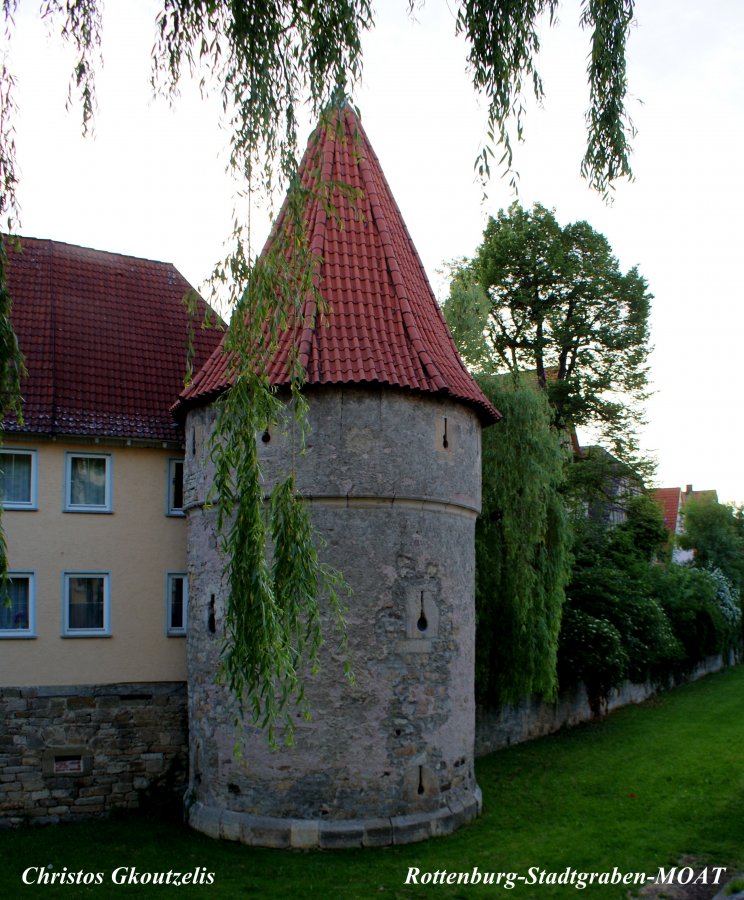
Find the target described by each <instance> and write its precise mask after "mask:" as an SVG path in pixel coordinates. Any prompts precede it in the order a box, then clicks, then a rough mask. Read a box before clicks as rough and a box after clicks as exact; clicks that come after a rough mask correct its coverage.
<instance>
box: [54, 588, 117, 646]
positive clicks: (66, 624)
mask: <svg viewBox="0 0 744 900" xmlns="http://www.w3.org/2000/svg"><path fill="white" fill-rule="evenodd" d="M72 578H103V627H102V628H71V627H70V579H72ZM110 636H111V573H110V572H63V573H62V637H110Z"/></svg>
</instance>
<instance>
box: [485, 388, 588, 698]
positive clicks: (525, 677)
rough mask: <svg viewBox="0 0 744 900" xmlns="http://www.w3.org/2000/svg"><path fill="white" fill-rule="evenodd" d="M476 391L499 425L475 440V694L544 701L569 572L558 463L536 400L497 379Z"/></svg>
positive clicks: (552, 682)
mask: <svg viewBox="0 0 744 900" xmlns="http://www.w3.org/2000/svg"><path fill="white" fill-rule="evenodd" d="M479 383H480V385H481V387H482V388H483V390H484V392H485V393H486V394H487V396H488V397H489V399H490V400H491V401H492V402H493V403H494V404H495V405H496V406H497V408H498V409H499V410H501V412H502V413H503V414H504V419H503V421H502V422H500V423H499V424H498V425H497V426H496V427H494V428H489V429H486V431H485V432H484V433H483V509H482V513H481V517H480V519H479V520H478V523H477V525H476V611H477V617H478V618H477V622H478V625H477V630H476V690H477V694H478V697H479V699H480V700H481V702H484V703H489V704H493V705H497V704H500V703H504V702H516V701H518V700H520V699H521V698H522V697H523V696H526V695H529V694H542V695H543V696H545V697H547V698H551V697H553V696H554V694H555V690H556V652H557V641H558V630H559V627H560V620H561V609H562V606H563V600H564V585H565V583H566V580H567V578H568V565H569V542H570V537H569V532H568V527H567V520H566V513H565V510H564V507H563V503H562V500H561V497H560V494H559V488H560V485H561V482H562V480H563V469H564V464H565V455H564V452H563V450H562V448H561V446H560V441H559V438H558V435H557V434H556V432H555V431H554V430H553V429H552V428H551V427H550V414H549V410H548V408H547V404H546V403H545V398H544V397H543V396H542V395H541V394H539V393H538V392H536V391H534V390H532V389H530V388H529V387H525V386H519V385H515V384H514V383H512V382H511V381H510V380H509V379H504V378H499V379H494V378H486V377H482V378H480V379H479Z"/></svg>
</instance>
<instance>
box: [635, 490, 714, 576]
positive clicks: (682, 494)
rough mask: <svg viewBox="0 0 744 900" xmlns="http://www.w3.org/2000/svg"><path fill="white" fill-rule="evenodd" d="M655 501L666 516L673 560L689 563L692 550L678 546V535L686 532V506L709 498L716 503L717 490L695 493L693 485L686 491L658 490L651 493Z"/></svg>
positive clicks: (665, 522) (665, 521) (665, 524)
mask: <svg viewBox="0 0 744 900" xmlns="http://www.w3.org/2000/svg"><path fill="white" fill-rule="evenodd" d="M651 496H652V497H653V499H654V500H655V501H656V502H657V503H658V504H659V506H660V507H661V510H662V513H663V515H664V526H665V527H666V529H667V531H668V532H669V534H670V536H671V538H672V540H673V544H672V560H673V561H674V562H676V563H685V562H689V561H690V560H691V559H692V556H693V553H692V550H683V549H682V548H681V547H679V546H677V544H676V540H674V539H675V538H676V536H677V535H680V534H683V533H684V530H685V518H684V508H685V504H686V503H688V502H689V501H690V500H699V499H702V498H706V497H709V498H711V499H713V500H715V501H717V500H718V493H717V492H716V491H715V490H706V491H694V490H693V489H692V485H691V484H688V485H687V487H686V488H685V490H684V491H683V490H682V488H678V487H673V488H657V489H656V490H654V491H652V492H651Z"/></svg>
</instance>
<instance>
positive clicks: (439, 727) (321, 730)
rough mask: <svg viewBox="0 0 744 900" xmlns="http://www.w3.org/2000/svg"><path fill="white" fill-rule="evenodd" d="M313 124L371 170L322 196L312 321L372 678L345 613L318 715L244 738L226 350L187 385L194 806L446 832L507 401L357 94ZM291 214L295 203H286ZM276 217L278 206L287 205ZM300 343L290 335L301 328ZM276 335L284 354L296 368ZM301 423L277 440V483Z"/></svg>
mask: <svg viewBox="0 0 744 900" xmlns="http://www.w3.org/2000/svg"><path fill="white" fill-rule="evenodd" d="M337 115H338V117H339V120H338V121H337V123H336V126H337V127H333V128H328V129H321V128H319V129H318V131H316V133H315V134H314V136H313V137H312V138H311V141H310V146H309V148H308V151H307V153H306V156H305V159H304V161H303V164H302V171H303V175H304V177H311V176H309V175H308V173H309V172H311V171H312V172H315V171H317V163H318V162H319V161H320V163H321V164H322V168H323V171H324V175H325V177H327V178H331V179H334V180H338V181H341V182H345V183H346V184H351V185H353V186H354V187H358V188H360V189H361V191H362V195H361V199H360V200H356V201H355V203H356V208H352V205H351V204H350V202H349V201H348V200H347V199H345V198H344V197H343V196H341V195H339V196H337V197H335V198H334V201H335V203H336V204H337V208H338V217H337V218H336V217H327V216H326V215H325V213H324V212H323V210H322V209H320V208H319V206H318V207H315V206H313V208H311V209H310V210H309V213H308V215H309V218H308V222H309V223H310V228H311V240H312V247H313V250H314V252H315V253H317V254H318V257H319V259H320V281H319V285H320V290H321V292H322V293H323V295H324V297H325V298H326V300H327V301H328V312H327V313H326V314H324V315H322V316H320V317H319V319H318V321H317V322H316V323H315V327H314V328H313V329H309V328H305V329H304V331H303V332H301V333H299V334H294V333H293V334H290V335H287V337H286V341H289V340H294V339H299V340H300V358H301V360H302V363H303V364H304V366H305V369H306V372H307V381H306V388H305V391H306V394H307V397H308V400H309V404H310V412H309V425H310V430H309V438H308V441H307V453H306V454H305V455H303V456H301V457H299V458H298V460H297V468H296V477H297V483H298V488H299V490H300V491H301V493H302V495H303V497H304V498H305V500H306V502H307V503H309V504H310V505H311V511H312V518H313V522H314V525H315V527H316V529H317V530H318V532H320V534H322V535H323V537H324V539H325V542H326V543H325V547H324V549H323V551H322V553H323V556H324V559H325V560H326V561H327V562H329V563H330V564H331V565H333V566H334V567H336V568H337V569H339V570H340V571H341V572H343V574H344V576H345V578H346V580H347V581H348V582H349V584H350V585H351V587H352V589H353V595H352V596H351V598H350V600H349V603H348V614H347V619H346V621H347V629H348V637H349V646H350V651H351V660H352V666H353V670H354V673H355V675H356V684H355V685H354V686H353V687H352V686H349V685H348V684H347V682H346V680H345V679H344V678H343V675H342V670H341V663H340V660H339V654H338V651H337V650H335V649H334V644H333V636H332V629H331V628H330V626H327V627H326V632H325V633H326V634H327V635H328V639H327V643H326V645H325V647H324V651H323V652H322V654H321V671H320V673H319V674H318V675H317V676H315V677H313V678H310V679H309V680H308V683H307V692H308V696H309V700H310V705H311V709H312V711H313V720H312V721H311V722H302V721H298V723H297V730H296V735H295V746H294V747H292V748H284V747H282V748H280V749H279V750H278V751H274V752H272V751H270V750H269V748H268V746H267V743H266V739H265V737H264V735H263V734H262V733H260V732H259V731H258V730H257V729H251V728H247V729H246V732H245V735H244V738H243V739H242V754H241V755H239V756H236V754H235V752H234V747H235V741H236V734H235V731H234V728H233V723H232V718H231V713H230V709H229V702H228V698H227V696H226V695H225V693H224V690H223V688H221V687H219V686H217V685H215V683H214V681H215V673H216V671H217V668H218V664H219V655H220V649H221V644H222V640H221V634H222V618H223V610H224V599H225V596H226V590H225V579H224V572H223V564H222V562H221V560H220V558H219V555H218V554H217V551H216V535H215V526H214V513H213V512H212V511H210V510H208V509H205V508H204V499H205V497H206V496H207V494H208V491H209V486H210V482H211V474H210V468H209V463H208V461H207V460H206V457H205V445H206V441H207V439H208V435H209V430H210V428H211V425H212V422H213V419H214V414H213V410H212V408H211V406H210V401H212V400H213V399H214V398H215V396H217V395H218V394H219V393H220V392H221V391H222V390H225V389H228V388H229V385H228V384H227V382H226V378H225V360H224V355H223V354H221V353H220V352H217V353H215V354H214V355H213V356H212V358H211V360H210V361H209V362H208V363H207V364H206V366H205V367H204V368H203V369H202V371H201V372H200V373H199V374H198V375H197V377H196V378H195V379H194V382H193V385H192V386H191V388H190V389H189V390H188V391H186V392H185V393H184V394H183V395H182V398H181V400H180V412H181V414H182V415H185V416H186V446H187V454H186V492H187V493H186V506H187V509H188V526H189V544H188V547H189V585H190V588H189V590H190V593H189V640H188V684H189V716H190V753H191V799H192V801H193V803H192V805H191V807H190V814H189V817H190V822H191V824H192V825H193V827H195V828H196V829H198V830H200V831H203V832H205V833H207V834H211V835H213V836H215V837H218V836H219V837H223V838H228V839H233V840H241V841H243V842H245V843H248V844H255V845H263V846H274V847H313V846H320V847H339V846H370V845H383V844H391V843H396V844H397V843H404V842H409V841H416V840H421V839H423V838H426V837H428V836H430V835H435V834H446V833H448V832H450V831H452V830H453V829H455V828H456V827H458V826H459V825H460V824H462V823H464V822H467V821H469V820H470V819H472V818H474V817H475V816H476V815H477V814H478V811H479V808H480V791H479V789H478V786H477V784H476V782H475V776H474V772H473V738H474V719H475V706H474V699H473V664H474V633H475V620H474V619H475V616H474V599H473V594H474V526H475V518H476V515H477V513H478V511H479V508H480V433H481V428H482V427H483V426H484V425H487V424H490V423H491V422H494V421H495V420H496V419H497V418H498V417H499V414H498V412H497V411H496V410H494V409H493V407H492V406H491V405H490V404H489V402H488V401H487V400H486V398H485V397H484V396H483V395H482V394H481V392H480V390H479V389H478V387H477V385H476V384H475V382H474V381H473V380H472V378H471V377H470V375H469V374H468V372H467V371H466V369H465V368H464V366H463V364H462V362H461V360H460V358H459V356H458V354H457V351H456V349H455V346H454V343H453V341H452V338H451V337H450V335H449V332H448V331H447V328H446V326H445V324H444V320H443V318H442V315H441V313H440V311H439V308H438V306H437V304H436V301H435V299H434V296H433V293H432V291H431V288H430V286H429V283H428V281H427V279H426V275H425V273H424V270H423V267H422V265H421V262H420V260H419V258H418V255H417V253H416V250H415V248H414V246H413V244H412V242H411V239H410V237H409V235H408V232H407V230H406V227H405V224H404V222H403V219H402V217H401V214H400V211H399V209H398V207H397V205H396V203H395V200H394V199H393V196H392V194H391V192H390V188H389V187H388V185H387V182H386V181H385V177H384V175H383V173H382V171H381V168H380V165H379V162H378V160H377V157H376V156H375V154H374V152H373V151H372V148H371V147H370V145H369V142H368V140H367V137H366V135H365V133H364V131H363V129H362V127H361V125H360V123H359V120H358V118H357V117H356V115H355V114H354V113H353V111H352V110H351V109H350V107H349V106H343V107H342V108H341V109H340V110H339V112H338V113H337ZM280 223H281V219H280ZM279 227H281V224H280V226H279ZM284 351H286V347H285V348H284ZM282 359H286V352H284V353H283V352H282V348H280V350H279V352H278V353H277V356H276V357H275V363H274V364H273V365H272V368H271V369H270V372H271V375H272V380H273V382H274V383H275V384H279V385H280V384H282V383H286V382H287V380H288V377H287V373H286V370H284V369H283V368H282V364H281V360H282ZM288 445H289V442H288V440H287V439H286V437H285V438H283V437H282V436H281V435H280V434H277V435H276V436H272V440H271V441H270V442H269V443H267V444H262V445H261V446H262V453H263V457H264V458H263V464H264V471H265V473H266V478H267V492H269V491H270V488H271V482H272V480H273V478H274V477H275V475H278V474H282V473H284V472H286V471H287V468H288V464H289V447H288Z"/></svg>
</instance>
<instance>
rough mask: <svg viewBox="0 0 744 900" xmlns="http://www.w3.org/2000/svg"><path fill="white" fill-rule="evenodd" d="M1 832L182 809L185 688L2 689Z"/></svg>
mask: <svg viewBox="0 0 744 900" xmlns="http://www.w3.org/2000/svg"><path fill="white" fill-rule="evenodd" d="M0 723H1V724H0V827H2V826H5V827H8V826H13V825H19V824H24V823H36V824H44V823H52V822H59V821H63V820H65V821H70V820H74V819H79V818H86V817H90V816H98V815H102V814H104V813H107V812H110V811H111V810H113V809H134V808H137V807H139V806H142V805H143V804H145V803H146V802H147V801H148V799H149V800H152V801H153V802H158V803H159V804H161V803H164V802H169V800H171V799H173V798H175V799H176V802H177V803H179V804H180V803H181V798H182V796H183V791H184V787H185V783H186V778H187V773H186V765H187V759H188V753H187V740H188V732H187V713H186V685H185V684H184V683H182V682H172V683H157V684H150V683H147V684H113V685H82V686H72V687H28V688H26V687H19V688H0Z"/></svg>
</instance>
